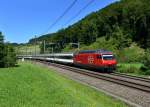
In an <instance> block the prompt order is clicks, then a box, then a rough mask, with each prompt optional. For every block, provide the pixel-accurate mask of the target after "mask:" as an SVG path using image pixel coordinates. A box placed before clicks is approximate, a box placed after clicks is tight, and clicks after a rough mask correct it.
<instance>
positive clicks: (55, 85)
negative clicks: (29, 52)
mask: <svg viewBox="0 0 150 107" xmlns="http://www.w3.org/2000/svg"><path fill="white" fill-rule="evenodd" d="M0 79H1V81H0V107H125V106H126V105H125V104H123V103H122V102H120V101H117V100H115V99H112V98H111V97H109V96H106V95H105V94H103V93H100V92H98V91H96V90H94V89H91V88H89V87H87V86H83V85H81V84H79V83H76V82H74V81H72V80H69V79H66V78H65V77H62V76H60V75H58V74H56V73H55V72H53V70H49V69H48V68H44V67H41V66H38V65H33V64H31V63H20V64H19V67H16V68H4V69H0Z"/></svg>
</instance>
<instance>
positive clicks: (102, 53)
mask: <svg viewBox="0 0 150 107" xmlns="http://www.w3.org/2000/svg"><path fill="white" fill-rule="evenodd" d="M73 61H74V62H73V63H74V64H75V65H78V66H83V67H88V68H94V69H102V70H104V71H106V70H107V71H108V70H110V71H112V70H113V69H115V67H116V64H117V62H116V60H115V58H114V56H113V54H112V52H110V51H106V50H85V51H79V52H78V53H76V54H75V55H74V58H73Z"/></svg>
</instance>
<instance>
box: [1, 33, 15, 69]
mask: <svg viewBox="0 0 150 107" xmlns="http://www.w3.org/2000/svg"><path fill="white" fill-rule="evenodd" d="M15 64H16V54H15V50H14V48H13V47H12V46H11V45H10V44H4V37H3V35H2V33H1V32H0V67H10V66H14V65H15Z"/></svg>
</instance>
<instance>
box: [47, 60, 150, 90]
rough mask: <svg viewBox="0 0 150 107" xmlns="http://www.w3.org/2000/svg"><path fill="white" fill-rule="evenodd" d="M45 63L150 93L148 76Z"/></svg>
mask: <svg viewBox="0 0 150 107" xmlns="http://www.w3.org/2000/svg"><path fill="white" fill-rule="evenodd" d="M44 63H45V64H48V65H52V66H55V67H59V68H62V69H66V70H70V71H73V72H77V73H80V74H83V75H87V76H91V77H94V78H98V79H102V80H106V81H109V82H113V83H116V84H120V85H123V86H127V87H130V88H134V89H137V90H141V91H144V92H148V93H150V79H148V78H140V77H136V76H129V75H124V74H119V73H110V74H107V73H99V72H93V71H90V70H85V69H80V68H76V67H71V66H67V65H61V64H56V63H48V62H44Z"/></svg>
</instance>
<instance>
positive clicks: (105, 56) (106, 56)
mask: <svg viewBox="0 0 150 107" xmlns="http://www.w3.org/2000/svg"><path fill="white" fill-rule="evenodd" d="M113 59H114V56H113V55H103V60H113Z"/></svg>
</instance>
